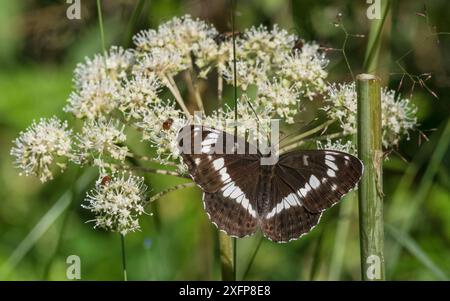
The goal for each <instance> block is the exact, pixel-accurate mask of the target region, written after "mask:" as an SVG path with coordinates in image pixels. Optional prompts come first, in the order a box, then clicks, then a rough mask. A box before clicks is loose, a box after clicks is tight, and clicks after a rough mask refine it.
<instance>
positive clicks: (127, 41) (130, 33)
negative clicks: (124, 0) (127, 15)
mask: <svg viewBox="0 0 450 301" xmlns="http://www.w3.org/2000/svg"><path fill="white" fill-rule="evenodd" d="M145 1H146V0H139V2H138V3H137V4H136V7H135V8H134V10H133V14H132V15H131V19H130V22H129V23H128V26H127V31H126V34H125V38H124V40H123V42H122V44H123V46H124V47H125V48H128V47H129V46H130V44H131V41H132V37H133V30H134V28H135V27H136V25H137V23H138V21H139V17H140V16H141V12H142V9H143V8H144V4H145Z"/></svg>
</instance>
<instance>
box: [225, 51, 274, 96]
mask: <svg viewBox="0 0 450 301" xmlns="http://www.w3.org/2000/svg"><path fill="white" fill-rule="evenodd" d="M266 69H267V65H264V64H263V63H261V62H260V61H259V60H256V63H252V62H251V61H248V60H237V61H236V79H237V86H238V87H240V88H241V89H242V90H244V91H245V90H247V89H248V87H249V86H251V85H257V84H258V83H263V82H265V81H267V80H268V77H267V70H266ZM222 76H223V78H224V79H225V80H226V82H227V83H228V84H231V85H234V60H233V58H232V57H231V58H230V59H229V60H228V62H227V63H226V64H225V67H224V69H223V70H222Z"/></svg>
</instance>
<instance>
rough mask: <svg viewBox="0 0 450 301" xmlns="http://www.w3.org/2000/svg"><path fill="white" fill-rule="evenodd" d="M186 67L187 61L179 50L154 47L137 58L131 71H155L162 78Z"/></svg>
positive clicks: (139, 72)
mask: <svg viewBox="0 0 450 301" xmlns="http://www.w3.org/2000/svg"><path fill="white" fill-rule="evenodd" d="M188 67H189V62H188V61H187V60H186V59H185V58H184V57H183V56H182V54H181V52H180V51H179V50H177V49H174V50H169V49H164V48H154V49H152V50H151V51H150V52H148V53H145V54H144V55H143V57H141V58H140V59H139V60H138V62H137V64H136V65H135V66H134V70H133V72H134V73H137V74H146V73H147V74H150V73H155V74H157V75H158V76H159V77H160V78H164V77H166V76H168V77H172V76H175V75H176V74H178V73H179V72H181V71H183V70H186V69H187V68H188Z"/></svg>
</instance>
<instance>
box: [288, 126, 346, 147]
mask: <svg viewBox="0 0 450 301" xmlns="http://www.w3.org/2000/svg"><path fill="white" fill-rule="evenodd" d="M335 121H336V120H335V119H333V120H328V121H326V122H324V123H322V124H320V125H319V126H316V127H315V128H313V129H310V130H308V131H306V132H303V133H301V134H299V135H297V136H295V137H293V138H292V139H291V140H289V141H287V142H286V143H285V145H284V146H283V147H282V148H281V149H280V153H285V152H287V151H290V150H292V149H295V148H297V147H299V146H300V145H302V144H303V143H304V142H303V141H302V140H303V139H305V138H306V137H309V136H311V135H313V134H315V133H318V132H320V131H325V130H326V129H327V128H328V127H329V126H330V125H331V124H332V123H334V122H335ZM339 134H341V133H339ZM331 138H333V137H331Z"/></svg>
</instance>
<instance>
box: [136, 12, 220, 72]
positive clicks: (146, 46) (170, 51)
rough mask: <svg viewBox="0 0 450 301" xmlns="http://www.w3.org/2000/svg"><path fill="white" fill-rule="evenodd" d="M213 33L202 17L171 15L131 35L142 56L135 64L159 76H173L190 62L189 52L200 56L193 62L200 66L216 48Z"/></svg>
mask: <svg viewBox="0 0 450 301" xmlns="http://www.w3.org/2000/svg"><path fill="white" fill-rule="evenodd" d="M216 36H217V30H216V29H215V28H214V27H213V26H211V25H209V24H207V23H206V22H204V21H201V20H199V19H196V20H194V19H192V18H191V16H189V15H186V16H184V17H181V18H176V17H175V18H173V19H172V20H170V21H168V22H166V23H164V24H161V25H160V26H159V27H158V29H157V30H154V29H150V30H143V31H141V32H139V33H138V34H136V35H135V36H134V37H133V41H134V44H135V45H136V51H137V54H138V55H139V56H144V59H143V60H141V62H139V63H138V64H137V66H136V67H137V68H138V70H139V69H142V68H144V69H146V70H150V71H152V72H156V73H158V74H159V75H160V76H161V75H167V76H173V75H175V74H176V73H178V72H180V71H183V70H186V69H187V68H189V67H191V66H192V65H193V63H194V62H193V61H192V55H193V56H195V57H201V58H203V60H201V61H198V62H196V63H197V66H198V67H199V68H203V67H205V66H206V65H207V64H208V63H209V61H208V60H209V59H208V57H210V56H211V53H212V52H215V49H214V48H217V45H216V43H215V42H214V38H215V37H216ZM211 50H213V51H211Z"/></svg>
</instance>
